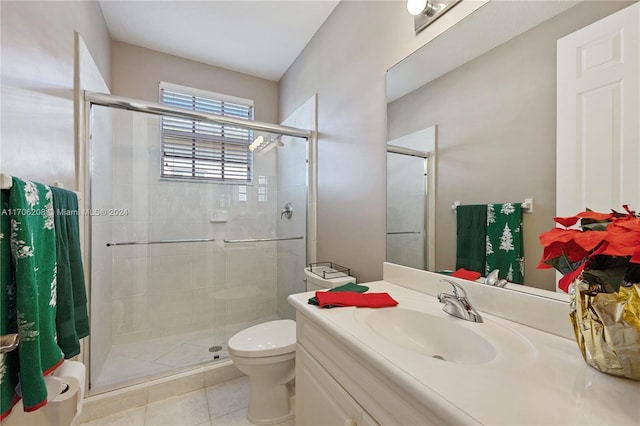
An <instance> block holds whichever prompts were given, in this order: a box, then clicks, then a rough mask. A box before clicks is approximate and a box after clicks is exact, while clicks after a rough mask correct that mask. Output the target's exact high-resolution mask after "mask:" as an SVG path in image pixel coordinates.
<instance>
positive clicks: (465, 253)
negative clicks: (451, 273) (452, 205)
mask: <svg viewBox="0 0 640 426" xmlns="http://www.w3.org/2000/svg"><path fill="white" fill-rule="evenodd" d="M456 216H457V224H458V227H457V232H456V269H460V268H464V269H467V270H469V271H476V272H480V273H484V269H485V248H486V235H487V205H486V204H479V205H466V206H458V207H457V208H456Z"/></svg>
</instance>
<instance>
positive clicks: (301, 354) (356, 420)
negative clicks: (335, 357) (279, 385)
mask: <svg viewBox="0 0 640 426" xmlns="http://www.w3.org/2000/svg"><path fill="white" fill-rule="evenodd" d="M296 423H297V424H299V425H307V426H316V425H317V426H327V425H344V426H355V425H370V426H374V425H377V424H378V423H376V421H375V420H373V419H372V418H371V416H370V415H369V414H367V412H366V411H364V408H362V407H361V406H360V405H359V404H358V403H357V402H356V401H355V400H354V399H353V398H351V396H349V394H348V393H347V391H345V390H344V388H342V386H340V384H339V383H338V382H336V381H335V379H334V378H333V377H331V375H330V374H329V373H328V372H327V371H326V370H325V369H324V368H322V366H321V365H320V364H319V363H318V362H317V361H316V360H314V359H313V358H312V357H311V355H309V353H308V352H307V351H306V350H305V349H304V348H302V347H301V346H298V349H297V351H296Z"/></svg>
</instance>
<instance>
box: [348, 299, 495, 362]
mask: <svg viewBox="0 0 640 426" xmlns="http://www.w3.org/2000/svg"><path fill="white" fill-rule="evenodd" d="M354 315H355V318H356V320H357V321H359V322H362V323H364V324H366V325H367V326H368V327H370V328H371V329H372V331H373V332H374V333H375V334H377V335H378V336H380V337H383V338H384V339H386V340H388V341H389V342H390V343H391V344H394V345H398V346H400V347H402V348H404V349H407V350H409V351H412V352H416V353H419V354H421V355H425V356H427V357H432V358H435V359H439V360H443V361H446V362H452V363H458V364H484V363H487V362H490V361H492V360H493V359H494V358H495V357H496V349H495V348H494V346H493V345H492V344H491V342H489V341H488V340H487V339H486V338H484V337H483V336H481V335H480V334H478V333H476V332H475V331H474V330H473V327H472V326H477V327H482V326H483V324H479V323H469V324H470V325H471V326H469V324H465V325H463V324H461V322H462V320H460V319H458V318H454V317H451V318H448V317H445V318H443V317H441V316H436V315H432V314H429V313H426V312H421V311H416V310H412V309H404V308H400V307H395V308H389V309H376V310H362V309H359V310H358V309H357V310H355V311H354Z"/></svg>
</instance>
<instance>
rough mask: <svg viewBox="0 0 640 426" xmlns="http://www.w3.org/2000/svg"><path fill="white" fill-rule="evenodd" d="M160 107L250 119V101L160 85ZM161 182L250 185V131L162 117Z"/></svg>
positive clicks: (251, 175) (251, 105)
mask: <svg viewBox="0 0 640 426" xmlns="http://www.w3.org/2000/svg"><path fill="white" fill-rule="evenodd" d="M160 103H163V104H165V105H170V106H172V107H176V108H183V109H187V110H191V111H198V112H205V113H212V114H219V115H225V116H229V117H236V118H243V119H248V120H253V101H250V100H245V99H240V98H230V97H228V96H225V95H220V94H217V93H210V92H203V91H200V90H196V89H190V88H188V87H181V86H175V85H169V84H166V83H161V84H160ZM161 139H162V177H164V178H178V179H193V180H210V181H217V182H228V183H234V182H235V183H250V182H251V181H252V180H253V153H252V152H251V151H250V150H249V144H251V142H252V141H253V131H252V130H249V129H244V128H241V127H237V126H233V125H229V124H216V123H211V122H202V121H194V120H189V119H184V118H177V117H169V116H163V117H162V125H161Z"/></svg>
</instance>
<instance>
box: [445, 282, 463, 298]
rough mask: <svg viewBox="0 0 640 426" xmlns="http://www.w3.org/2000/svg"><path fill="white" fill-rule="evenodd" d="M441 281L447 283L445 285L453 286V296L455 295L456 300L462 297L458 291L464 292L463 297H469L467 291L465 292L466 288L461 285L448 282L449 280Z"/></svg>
mask: <svg viewBox="0 0 640 426" xmlns="http://www.w3.org/2000/svg"><path fill="white" fill-rule="evenodd" d="M440 281H441V282H445V283H449V284H451V286H452V287H453V295H454V296H455V297H456V298H458V299H460V297H461V296H460V294H459V293H458V291H461V292H462V297H465V298H466V297H467V292H466V291H464V288H463V287H462V286H461V285H460V284H456V283H454V282H453V281H451V280H448V279H446V278H443V279H441V280H440Z"/></svg>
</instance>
